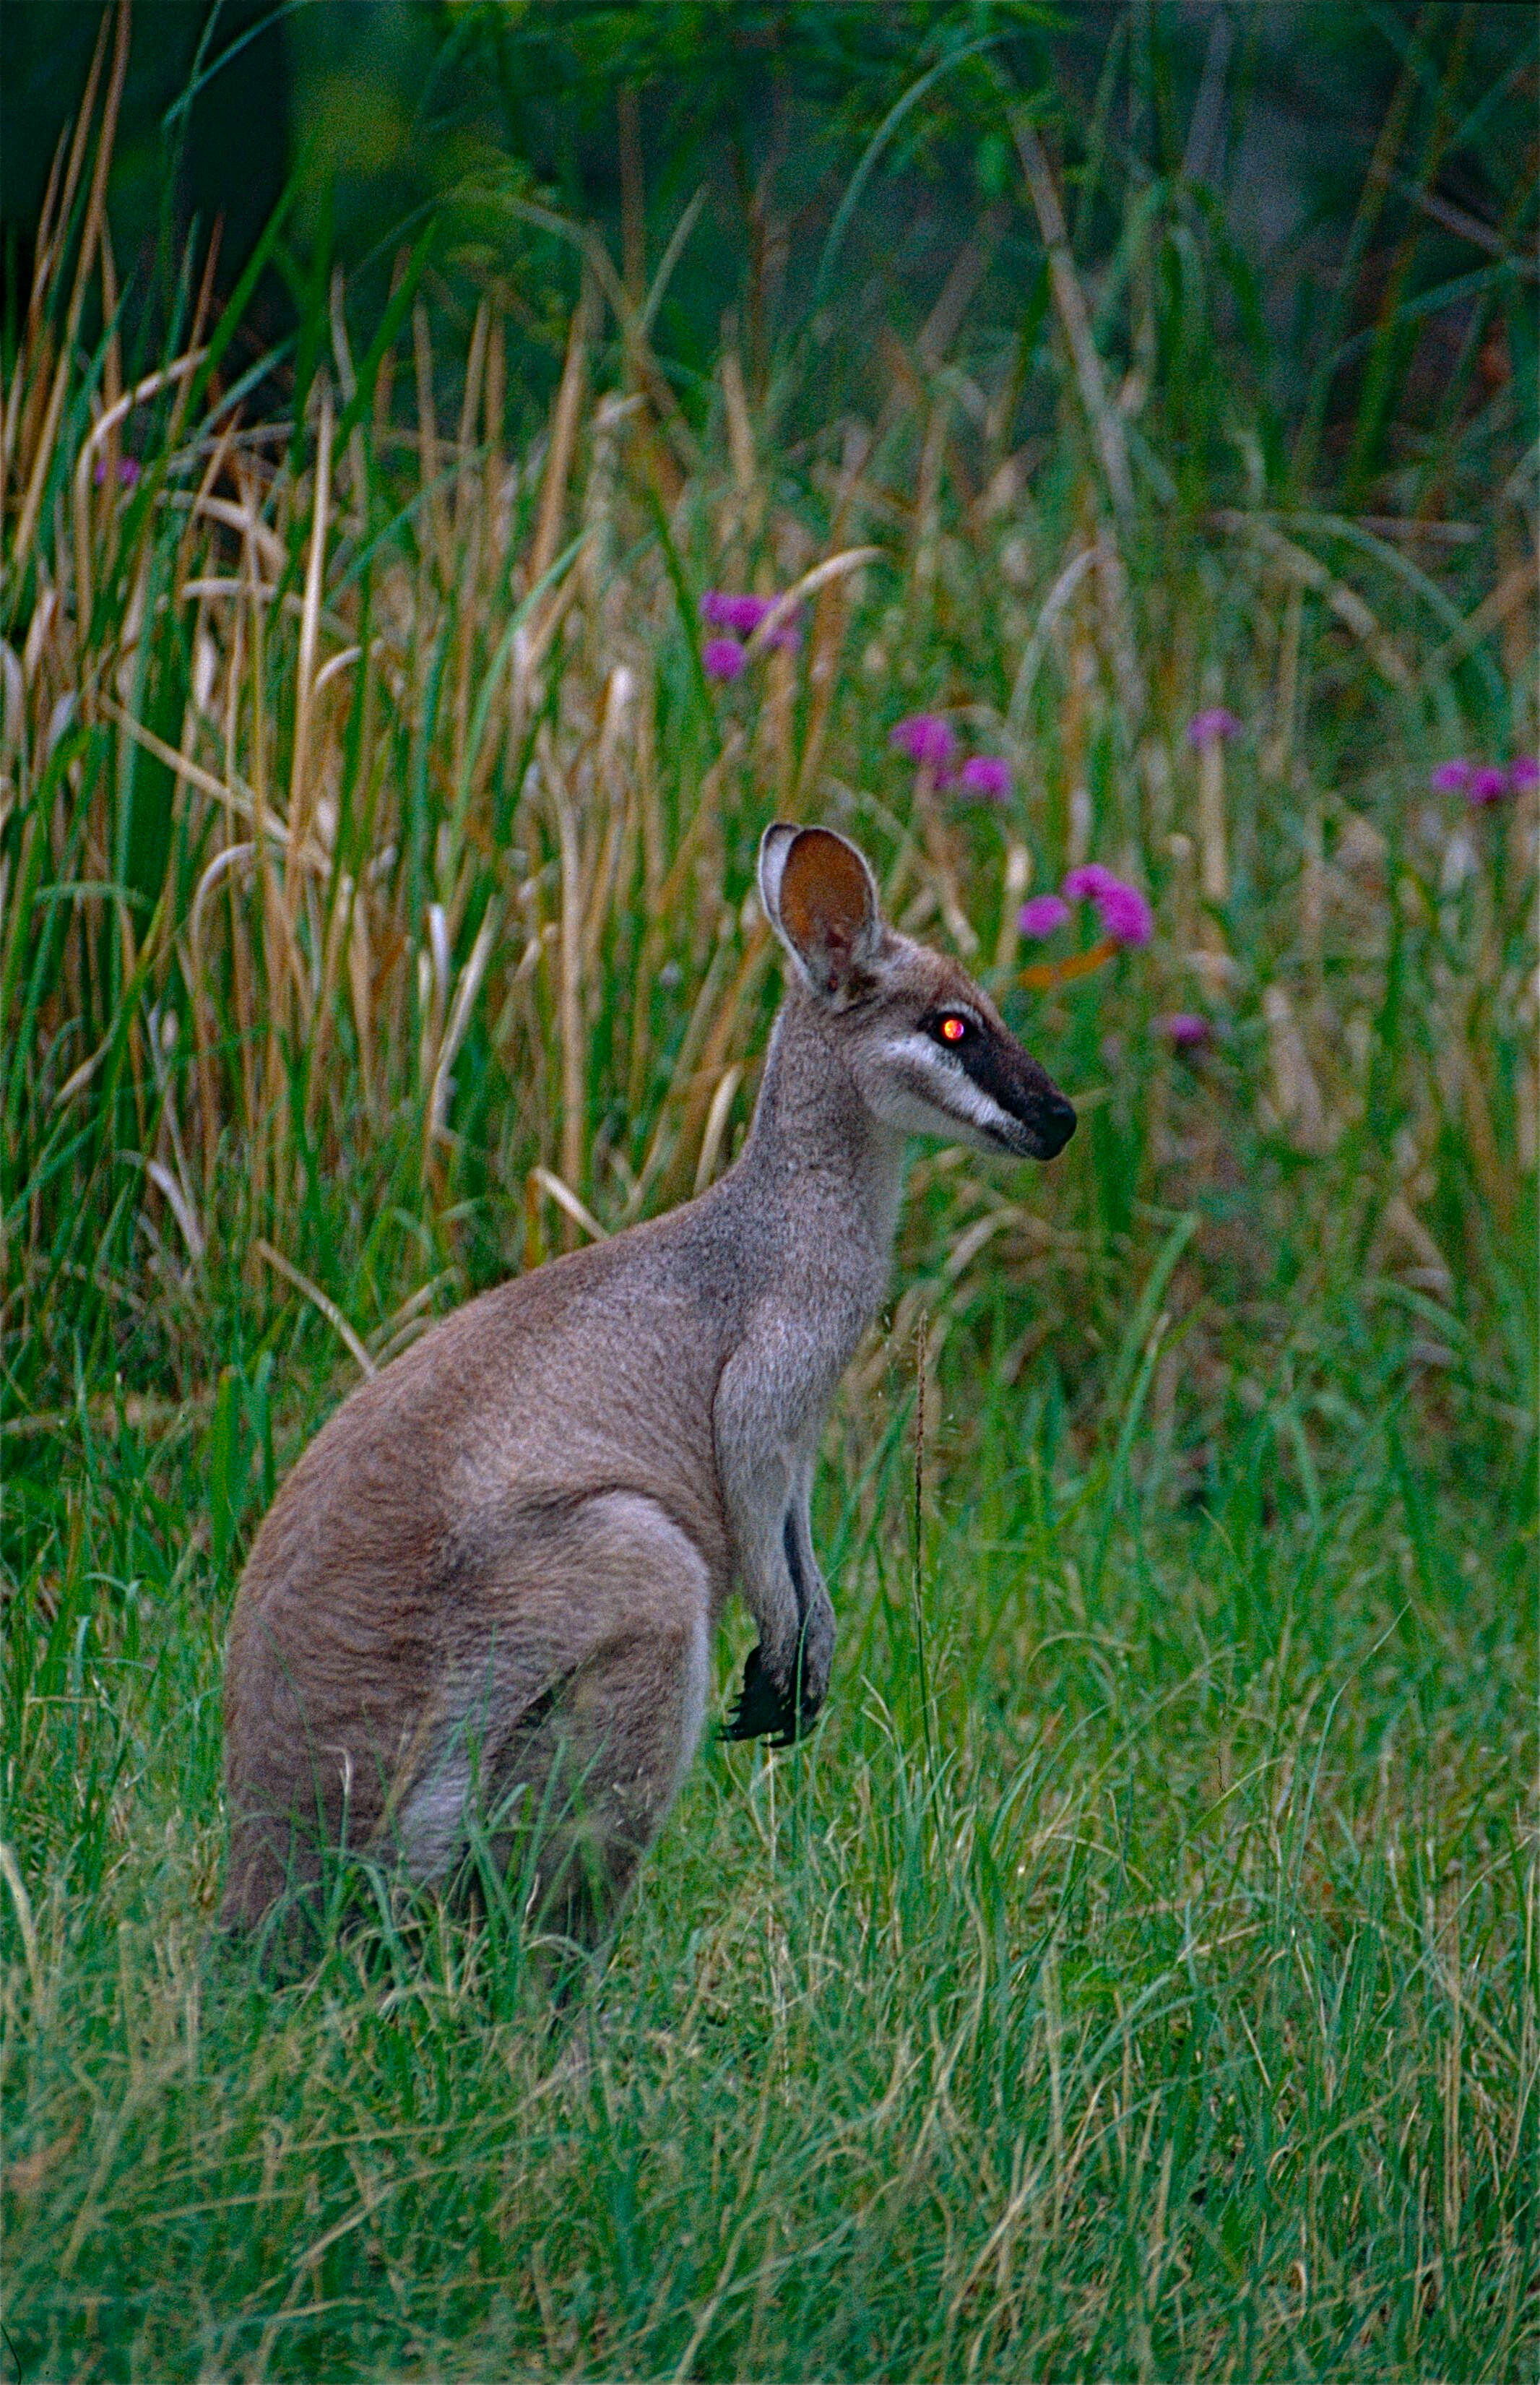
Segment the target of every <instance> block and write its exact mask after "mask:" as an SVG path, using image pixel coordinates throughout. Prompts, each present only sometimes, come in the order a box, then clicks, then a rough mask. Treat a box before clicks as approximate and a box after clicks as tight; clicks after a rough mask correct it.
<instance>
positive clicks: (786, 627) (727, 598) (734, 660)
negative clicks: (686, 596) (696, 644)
mask: <svg viewBox="0 0 1540 2385" xmlns="http://www.w3.org/2000/svg"><path fill="white" fill-rule="evenodd" d="M778 602H779V599H778V598H777V597H775V596H751V595H748V594H743V593H734V592H733V591H732V590H731V589H727V588H708V589H707V591H706V593H705V594H704V595H703V596H702V599H701V618H702V620H703V621H704V622H705V623H706V625H707V627H708V628H709V629H713V630H720V631H725V632H726V633H727V634H726V635H724V636H721V637H716V638H708V639H707V640H706V643H705V644H704V645H703V646H702V649H701V663H702V668H703V669H704V671H705V673H706V676H707V678H708V679H715V680H732V679H737V678H738V677H739V675H740V673H741V671H742V669H743V666H744V664H745V663H746V662H747V660H748V656H747V654H746V653H745V651H744V647H743V643H742V642H743V640H744V639H745V638H751V637H752V636H753V634H754V631H756V630H757V629H758V628H759V625H760V623H761V622H762V621H763V620H764V617H765V615H766V614H767V613H768V612H769V611H770V609H771V607H772V606H774V605H776V604H777V603H778ZM801 634H802V633H801V630H800V629H799V628H798V626H797V624H796V622H795V621H794V620H787V621H782V622H781V624H780V626H779V628H778V629H775V630H772V631H771V632H770V636H769V639H768V640H767V643H768V644H770V645H772V646H784V647H785V648H786V649H787V650H788V651H789V652H790V651H794V650H795V648H796V647H797V646H798V645H799V644H800V643H801Z"/></svg>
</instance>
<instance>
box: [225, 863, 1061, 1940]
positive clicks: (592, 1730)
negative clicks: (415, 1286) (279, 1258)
mask: <svg viewBox="0 0 1540 2385" xmlns="http://www.w3.org/2000/svg"><path fill="white" fill-rule="evenodd" d="M759 889H760V896H761V900H762V901H763V903H764V909H765V912H766V914H767V916H768V918H769V920H770V923H771V925H772V927H773V928H774V930H775V931H776V935H777V936H778V937H779V939H780V942H781V943H782V944H783V946H784V947H785V950H786V954H787V957H788V959H789V963H790V969H789V985H788V991H787V995H786V1000H785V1002H784V1004H783V1005H782V1008H781V1011H780V1014H779V1016H778V1018H777V1019H776V1026H775V1030H774V1033H773V1035H772V1037H771V1043H770V1050H769V1055H768V1057H767V1059H766V1062H765V1067H764V1082H763V1084H762V1087H761V1090H760V1095H759V1100H758V1104H757V1105H756V1107H755V1110H754V1116H753V1122H752V1125H751V1129H750V1132H749V1135H748V1138H747V1141H746V1142H745V1143H744V1146H743V1149H742V1152H741V1153H740V1155H739V1158H738V1159H737V1160H736V1162H735V1163H734V1165H733V1166H732V1167H731V1168H728V1169H727V1172H726V1173H725V1174H724V1175H723V1176H722V1177H721V1178H720V1179H719V1180H718V1181H717V1182H716V1183H714V1185H712V1187H711V1188H710V1190H709V1191H707V1192H705V1193H702V1194H701V1195H700V1196H699V1198H698V1199H696V1200H693V1201H689V1202H687V1203H686V1204H685V1205H683V1207H681V1208H677V1209H675V1210H673V1211H671V1212H670V1213H669V1214H668V1215H667V1216H666V1217H659V1218H656V1219H654V1220H652V1221H651V1222H650V1223H648V1224H645V1225H640V1226H634V1227H632V1228H631V1229H630V1230H628V1231H627V1232H626V1233H623V1234H617V1235H616V1236H615V1239H614V1240H613V1241H609V1242H597V1243H593V1244H590V1246H588V1247H587V1248H585V1249H583V1250H580V1251H576V1252H573V1253H571V1254H569V1255H567V1256H565V1257H564V1258H559V1259H554V1260H553V1261H551V1262H550V1264H549V1265H547V1266H544V1267H536V1268H534V1269H533V1270H532V1271H531V1272H530V1273H528V1275H523V1276H519V1277H517V1278H516V1279H515V1280H513V1281H512V1282H509V1283H505V1284H503V1285H501V1286H500V1287H499V1288H498V1289H497V1290H496V1291H493V1292H485V1293H483V1294H482V1295H481V1297H480V1298H478V1299H477V1300H473V1301H471V1302H470V1303H469V1304H468V1305H466V1307H464V1308H462V1309H459V1310H458V1311H456V1312H455V1313H454V1314H453V1316H451V1317H446V1318H444V1319H443V1320H442V1321H441V1323H440V1324H438V1325H437V1326H435V1327H434V1328H433V1330H431V1331H430V1332H428V1333H427V1334H425V1335H424V1336H423V1337H422V1339H421V1340H420V1341H418V1342H416V1343H415V1344H414V1345H413V1346H412V1347H411V1348H410V1349H408V1350H407V1351H405V1352H404V1354H403V1355H401V1356H400V1357H398V1358H396V1359H394V1360H392V1362H391V1365H390V1366H388V1367H385V1368H384V1369H383V1371H382V1372H381V1373H380V1374H379V1375H378V1376H376V1377H374V1378H373V1379H372V1380H369V1381H368V1382H366V1383H364V1384H362V1385H360V1387H359V1388H358V1389H357V1390H356V1391H355V1392H353V1393H352V1395H351V1396H350V1397H349V1398H348V1399H347V1400H346V1401H345V1402H344V1403H343V1405H342V1407H341V1408H339V1410H338V1411H337V1413H336V1415H335V1416H333V1417H331V1419H330V1421H329V1423H328V1424H327V1425H326V1426H325V1427H324V1429H323V1430H322V1431H321V1432H320V1433H319V1434H317V1438H316V1439H315V1440H314V1441H313V1442H311V1443H310V1445H309V1447H308V1448H307V1449H306V1450H305V1452H304V1455H303V1456H302V1457H301V1458H300V1460H299V1463H298V1464H297V1466H296V1467H294V1469H293V1472H292V1474H291V1475H290V1476H289V1478H288V1480H287V1481H286V1482H285V1483H284V1485H283V1488H282V1489H281V1491H280V1492H279V1495H278V1498H277V1499H276V1500H275V1502H274V1504H273V1506H272V1508H271V1510H270V1511H269V1513H268V1515H267V1518H266V1520H265V1522H264V1523H263V1525H262V1527H261V1529H260V1530H259V1531H258V1533H257V1536H256V1541H255V1546H254V1547H253V1550H252V1554H251V1560H250V1563H249V1564H248V1565H247V1567H246V1571H245V1577H244V1579H243V1580H242V1585H241V1590H240V1594H239V1596H238V1598H237V1600H236V1605H235V1613H234V1617H233V1621H232V1623H231V1626H230V1645H229V1652H228V1656H227V1662H226V1673H225V1746H226V1777H227V1782H228V1787H229V1795H230V1867H229V1873H228V1878H227V1884H226V1889H225V1897H224V1904H223V1908H222V1916H221V1917H222V1918H223V1920H224V1921H226V1922H227V1923H229V1924H231V1925H237V1926H239V1925H242V1924H244V1925H250V1924H254V1923H255V1922H257V1921H259V1920H260V1919H261V1918H262V1917H263V1916H264V1915H265V1914H267V1912H268V1910H269V1908H270V1907H272V1905H273V1904H275V1902H276V1900H277V1899H278V1898H279V1894H280V1892H282V1891H283V1889H284V1888H285V1886H286V1885H288V1884H291V1883H297V1884H300V1885H302V1886H303V1885H304V1883H307V1882H313V1881H314V1880H315V1879H317V1876H318V1873H319V1871H320V1868H321V1863H322V1859H323V1856H324V1854H325V1852H326V1850H327V1849H328V1848H331V1849H336V1848H341V1847H344V1846H345V1847H350V1848H352V1849H354V1850H365V1851H367V1850H372V1851H374V1852H375V1853H376V1854H379V1855H380V1856H382V1857H384V1858H387V1859H389V1860H391V1862H397V1861H399V1862H400V1863H401V1864H403V1865H404V1867H405V1868H406V1870H407V1872H408V1873H409V1874H410V1875H411V1876H412V1877H414V1878H415V1879H417V1880H421V1881H431V1880H436V1879H447V1878H448V1877H449V1876H450V1875H451V1874H453V1873H454V1872H455V1871H456V1870H457V1869H458V1868H459V1867H461V1866H462V1865H463V1863H464V1861H465V1858H466V1848H467V1838H468V1834H469V1830H470V1828H471V1822H472V1817H473V1816H474V1815H476V1814H478V1813H479V1814H480V1815H481V1816H483V1817H492V1819H491V1823H490V1827H491V1829H492V1831H493V1832H494V1837H493V1841H492V1844H493V1847H494V1850H495V1852H496V1854H497V1857H498V1859H499V1860H500V1861H504V1862H506V1861H507V1860H508V1859H509V1858H510V1857H511V1856H512V1854H513V1853H514V1850H515V1847H516V1846H517V1845H518V1844H519V1843H520V1841H519V1839H518V1837H517V1834H516V1832H515V1829H513V1828H511V1827H510V1826H509V1825H508V1823H507V1821H506V1817H507V1816H508V1815H509V1814H510V1812H511V1811H512V1810H513V1809H514V1808H515V1807H517V1808H518V1810H519V1813H520V1815H521V1816H522V1821H523V1823H524V1825H526V1826H528V1823H529V1820H530V1817H532V1816H533V1817H540V1821H541V1827H542V1829H543V1836H542V1839H541V1842H540V1846H539V1849H538V1852H537V1854H536V1856H535V1868H534V1871H533V1873H532V1875H531V1878H532V1882H533V1885H532V1889H531V1895H530V1904H531V1908H532V1909H533V1910H535V1911H536V1912H537V1913H538V1914H539V1915H540V1916H543V1917H544V1918H545V1920H546V1922H547V1924H548V1926H551V1927H554V1928H557V1929H561V1930H563V1931H565V1933H566V1934H567V1935H569V1936H572V1937H574V1938H576V1939H578V1941H579V1942H582V1943H586V1944H590V1945H591V1944H595V1943H597V1942H600V1941H601V1940H602V1937H603V1936H604V1935H605V1933H606V1932H607V1930H608V1929H609V1928H610V1926H611V1924H612V1922H613V1919H614V1917H615V1912H616V1911H617V1909H618V1906H619V1904H620V1902H621V1900H622V1899H623V1898H624V1896H625V1894H626V1892H627V1889H628V1887H629V1885H630V1882H631V1879H632V1877H633V1874H634V1873H635V1870H636V1867H637V1865H638V1862H639V1860H640V1856H641V1854H642V1853H643V1852H644V1850H645V1849H646V1847H647V1846H648V1845H649V1844H650V1842H652V1839H653V1838H654V1837H655V1836H656V1834H657V1831H658V1829H660V1827H661V1825H662V1823H663V1820H664V1816H665V1815H666V1814H667V1812H668V1809H669V1807H670V1805H671V1804H672V1803H673V1801H674V1797H675V1794H676V1792H677V1790H678V1787H679V1784H680V1781H681V1779H683V1776H684V1774H685V1771H686V1769H687V1767H689V1761H690V1758H691V1755H692V1754H693V1753H694V1749H695V1743H696V1741H697V1739H698V1737H699V1735H700V1731H701V1726H702V1717H703V1714H704V1709H705V1703H706V1691H707V1681H708V1655H709V1650H710V1645H711V1635H712V1631H713V1629H714V1626H715V1624H716V1622H717V1620H718V1618H719V1617H720V1615H721V1613H722V1610H723V1607H724V1605H726V1602H727V1597H728V1594H729V1592H731V1591H732V1590H733V1589H734V1588H735V1587H736V1588H737V1589H738V1591H739V1593H740V1595H741V1596H742V1597H743V1599H744V1600H745V1602H746V1604H747V1605H748V1606H749V1609H750V1611H751V1614H752V1616H753V1617H754V1620H755V1622H756V1623H757V1624H758V1626H759V1642H758V1645H757V1646H756V1647H755V1648H754V1649H753V1651H752V1653H751V1655H750V1656H749V1658H748V1661H747V1664H746V1666H745V1667H744V1674H743V1683H742V1690H741V1693H740V1695H739V1698H738V1701H737V1704H736V1707H735V1709H734V1711H733V1714H732V1717H731V1719H730V1721H729V1722H728V1724H727V1736H728V1737H729V1738H733V1739H750V1738H754V1737H758V1736H761V1735H765V1736H768V1738H769V1739H770V1741H771V1742H772V1743H773V1744H775V1745H776V1746H784V1745H786V1744H787V1743H788V1742H790V1741H792V1740H794V1739H796V1738H797V1737H798V1736H799V1735H800V1734H801V1732H802V1731H804V1730H806V1729H807V1728H808V1726H809V1725H810V1724H811V1723H812V1721H813V1717H814V1716H815V1715H816V1714H817V1713H818V1710H819V1708H820V1706H821V1705H822V1704H823V1702H824V1697H825V1693H826V1691H827V1688H828V1684H829V1668H830V1663H831V1660H832V1657H833V1653H834V1638H835V1623H834V1610H833V1608H832V1606H831V1605H830V1603H829V1594H828V1591H827V1588H826V1584H825V1582H824V1580H823V1577H822V1576H821V1574H820V1573H819V1570H818V1567H817V1563H816V1561H815V1559H814V1557H813V1548H812V1543H811V1540H810V1537H809V1525H808V1494H809V1490H810V1487H811V1482H812V1477H813V1462H814V1458H815V1455H816V1452H817V1447H818V1440H819V1434H820V1431H821V1429H822V1426H823V1423H824V1419H825V1417H826V1413H827V1410H828V1406H829V1403H830V1400H831V1398H832V1397H833V1393H834V1390H835V1386H836V1384H837V1383H838V1380H839V1377H840V1375H841V1373H842V1372H843V1370H844V1368H845V1367H846V1365H847V1363H848V1361H849V1360H850V1358H851V1355H852V1353H853V1351H854V1349H855V1346H856V1343H857V1342H858V1341H859V1340H860V1338H861V1335H862V1334H863V1331H864V1330H865V1329H866V1327H867V1325H868V1324H869V1323H870V1322H871V1320H872V1318H873V1317H874V1316H875V1315H876V1310H877V1308H878V1305H880V1303H881V1301H882V1299H883V1296H884V1292H885V1290H886V1287H887V1283H888V1267H889V1263H890V1258H891V1253H892V1245H893V1234H894V1228H895V1224H896V1221H897V1215H898V1206H899V1195H900V1177H901V1173H902V1166H903V1149H904V1143H905V1139H906V1138H907V1137H908V1136H910V1135H914V1134H929V1135H938V1136H942V1137H945V1138H946V1139H947V1140H949V1141H961V1142H964V1143H971V1144H973V1145H974V1146H975V1148H977V1149H979V1150H982V1151H987V1152H997V1153H998V1152H1008V1153H1010V1154H1012V1155H1015V1156H1025V1155H1030V1156H1033V1157H1035V1158H1038V1159H1051V1158H1052V1157H1053V1156H1054V1155H1056V1154H1057V1153H1058V1152H1059V1151H1061V1150H1062V1148H1063V1145H1064V1144H1065V1143H1066V1142H1067V1141H1068V1139H1069V1137H1070V1136H1071V1134H1073V1132H1074V1125H1075V1114H1074V1109H1073V1108H1072V1106H1071V1105H1070V1104H1069V1103H1068V1102H1067V1101H1066V1100H1065V1099H1064V1097H1063V1095H1062V1093H1059V1092H1058V1091H1057V1089H1056V1088H1055V1087H1054V1085H1053V1084H1052V1083H1051V1082H1050V1080H1049V1078H1048V1076H1047V1075H1046V1073H1045V1072H1044V1070H1043V1069H1042V1068H1039V1067H1038V1065H1037V1062H1036V1061H1035V1060H1033V1059H1031V1058H1030V1057H1029V1056H1028V1055H1027V1054H1026V1053H1025V1051H1024V1050H1023V1048H1022V1046H1021V1044H1020V1043H1017V1041H1016V1040H1015V1038H1014V1036H1012V1034H1011V1033H1010V1031H1009V1030H1008V1029H1007V1028H1006V1026H1005V1024H1004V1022H1003V1020H1002V1019H1001V1018H1000V1014H999V1012H998V1011H997V1010H996V1008H995V1006H994V1005H993V1003H991V1002H990V1000H989V999H988V997H987V994H986V993H983V991H982V990H981V989H980V988H979V987H978V986H977V985H975V983H974V981H973V980H972V979H971V978H970V977H968V976H967V974H966V973H965V972H964V971H963V969H962V968H959V967H958V965H957V963H956V962H955V961H952V960H950V959H947V958H944V957H943V956H942V955H940V954H938V953H936V952H933V951H930V950H928V949H927V948H926V947H925V946H924V945H921V944H917V943H912V942H911V941H910V939H909V938H908V937H906V936H902V935H900V934H898V933H897V932H896V931H895V930H893V929H892V928H890V927H888V926H886V925H885V924H884V922H883V920H882V918H881V916H880V911H879V907H878V899H877V890H876V882H875V880H874V879H873V876H872V873H871V870H870V868H868V866H867V864H866V862H865V860H864V858H863V855H861V854H860V853H859V852H858V850H857V849H856V847H855V846H854V845H853V844H851V843H848V842H847V840H846V839H845V838H844V837H842V836H838V835H836V834H835V833H834V832H833V830H828V829H823V828H799V827H795V826H792V825H790V824H789V823H787V822H784V821H776V822H775V823H774V824H773V825H772V826H771V827H770V828H768V829H767V830H765V832H764V840H763V843H762V844H761V847H760V855H759ZM521 1789H522V1790H523V1792H524V1797H523V1803H522V1805H521V1804H520V1801H519V1798H518V1796H517V1795H516V1794H515V1792H518V1791H519V1790H521ZM497 1817H504V1818H503V1820H501V1821H500V1820H499V1819H498V1818H497ZM499 1831H501V1832H502V1835H501V1836H497V1835H495V1834H496V1833H497V1832H499ZM523 1843H525V1844H526V1845H528V1840H526V1841H524V1842H523Z"/></svg>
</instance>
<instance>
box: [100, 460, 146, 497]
mask: <svg viewBox="0 0 1540 2385" xmlns="http://www.w3.org/2000/svg"><path fill="white" fill-rule="evenodd" d="M106 477H107V459H106V456H97V458H96V462H95V465H94V467H93V471H92V475H91V478H92V481H93V483H94V485H95V486H96V487H97V488H98V489H100V488H103V487H105V485H106ZM138 479H139V466H138V464H137V463H136V462H135V461H134V458H133V457H132V456H119V457H118V487H119V488H120V489H131V488H132V487H133V486H134V484H135V482H136V481H138Z"/></svg>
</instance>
